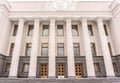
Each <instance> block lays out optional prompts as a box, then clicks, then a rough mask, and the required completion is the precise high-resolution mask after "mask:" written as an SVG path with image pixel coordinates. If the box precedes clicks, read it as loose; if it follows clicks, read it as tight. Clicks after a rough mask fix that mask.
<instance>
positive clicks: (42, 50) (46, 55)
mask: <svg viewBox="0 0 120 83" xmlns="http://www.w3.org/2000/svg"><path fill="white" fill-rule="evenodd" d="M44 44H47V46H43V45H44ZM43 48H47V55H43V50H42V49H43ZM48 51H49V50H48V43H42V45H41V56H48Z"/></svg>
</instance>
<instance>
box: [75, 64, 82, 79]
mask: <svg viewBox="0 0 120 83" xmlns="http://www.w3.org/2000/svg"><path fill="white" fill-rule="evenodd" d="M75 73H76V78H82V65H81V64H76V65H75Z"/></svg>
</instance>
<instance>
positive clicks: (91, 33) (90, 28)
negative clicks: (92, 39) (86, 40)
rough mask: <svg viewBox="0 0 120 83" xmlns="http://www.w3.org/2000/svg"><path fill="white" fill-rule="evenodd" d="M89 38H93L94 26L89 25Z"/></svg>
mask: <svg viewBox="0 0 120 83" xmlns="http://www.w3.org/2000/svg"><path fill="white" fill-rule="evenodd" d="M88 32H89V36H93V30H92V25H88Z"/></svg>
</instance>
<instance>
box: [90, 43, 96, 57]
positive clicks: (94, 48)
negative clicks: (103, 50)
mask: <svg viewBox="0 0 120 83" xmlns="http://www.w3.org/2000/svg"><path fill="white" fill-rule="evenodd" d="M90 46H91V52H92V55H93V56H97V51H96V45H95V43H90ZM92 47H93V50H94V54H93V50H92Z"/></svg>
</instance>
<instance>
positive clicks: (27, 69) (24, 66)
mask: <svg viewBox="0 0 120 83" xmlns="http://www.w3.org/2000/svg"><path fill="white" fill-rule="evenodd" d="M28 72H29V64H28V63H24V65H23V73H28Z"/></svg>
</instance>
